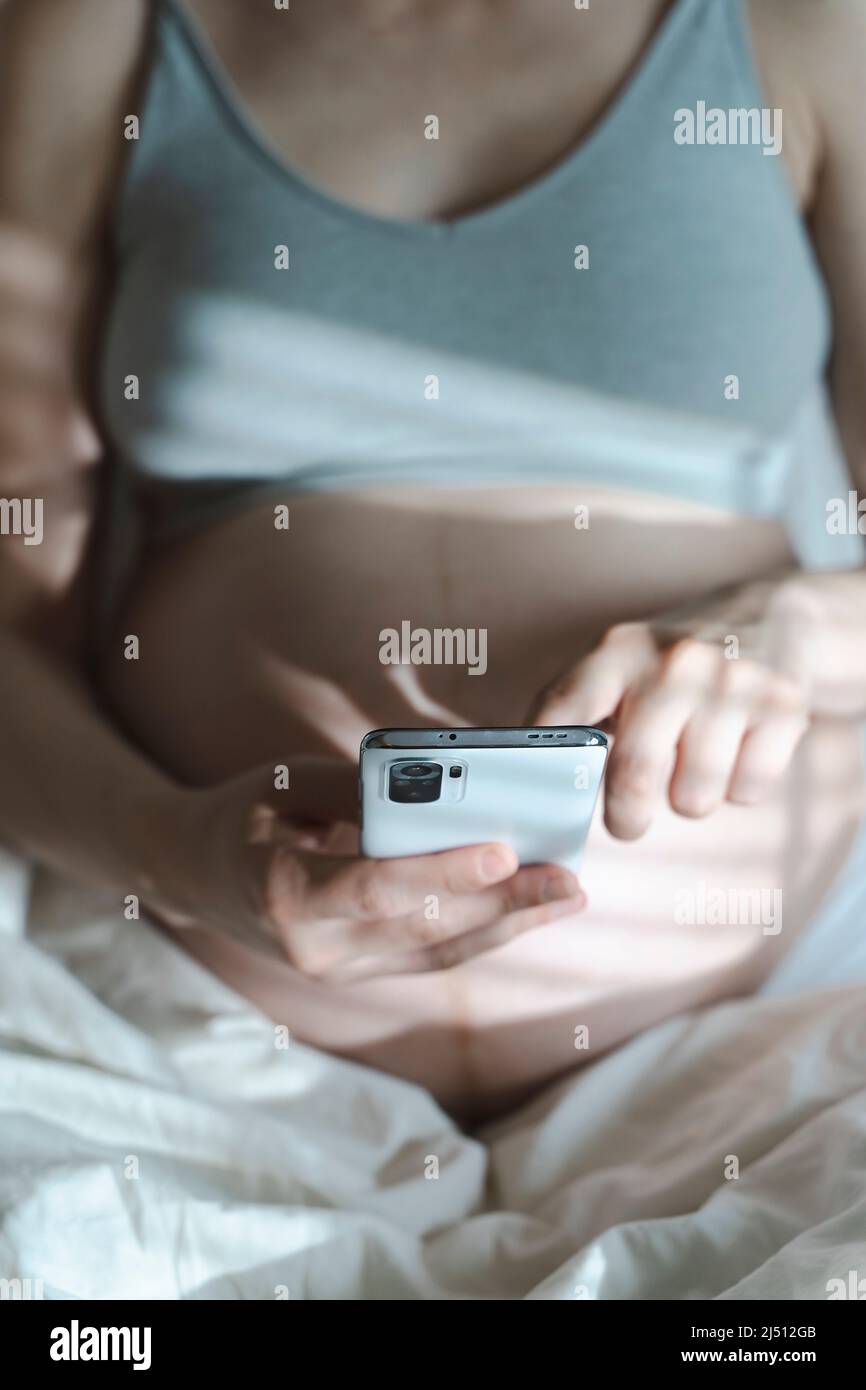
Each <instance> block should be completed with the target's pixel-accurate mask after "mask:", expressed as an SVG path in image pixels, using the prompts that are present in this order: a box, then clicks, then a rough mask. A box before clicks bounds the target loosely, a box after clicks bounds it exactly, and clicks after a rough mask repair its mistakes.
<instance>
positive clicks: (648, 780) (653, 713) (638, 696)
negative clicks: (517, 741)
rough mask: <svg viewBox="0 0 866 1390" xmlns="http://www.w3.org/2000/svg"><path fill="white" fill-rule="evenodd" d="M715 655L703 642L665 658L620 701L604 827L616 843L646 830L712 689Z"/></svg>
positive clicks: (682, 647)
mask: <svg viewBox="0 0 866 1390" xmlns="http://www.w3.org/2000/svg"><path fill="white" fill-rule="evenodd" d="M716 662H717V655H716V653H715V651H714V650H713V649H712V648H710V647H705V646H703V645H702V644H701V643H696V642H695V643H682V644H678V645H677V646H676V647H673V648H671V649H670V650H669V651H668V652H666V653H665V654H664V656H663V657H662V659H661V662H660V664H659V666H658V669H657V671H656V673H655V675H654V676H653V678H652V680H650V681H646V682H644V683H643V684H642V685H639V686H637V687H636V688H633V689H631V690H629V691H628V692H627V693H626V696H625V698H624V700H623V702H622V707H621V710H620V715H619V720H618V723H617V733H616V739H615V741H614V745H613V750H612V752H611V755H610V759H609V761H608V769H607V774H606V777H605V802H604V819H605V824H606V826H607V828H608V830H609V831H610V833H611V834H612V835H615V836H616V837H617V839H620V840H634V839H637V838H638V837H639V836H640V835H643V834H644V833H645V831H646V830H647V829H648V827H649V824H650V821H651V820H652V815H653V811H654V809H655V807H656V806H657V805H658V803H659V801H660V800H661V798H662V796H663V793H664V790H665V786H666V783H667V781H668V778H669V776H670V773H671V767H672V764H673V761H674V754H675V750H676V747H677V744H678V743H679V741H680V737H681V735H682V733H683V730H684V729H685V727H686V725H687V723H688V722H689V720H690V719H691V718H692V716H693V715H694V713H695V710H696V709H697V708H698V707H699V706H700V704H702V703H703V702H704V701H705V700H706V697H707V693H708V691H709V690H710V689H711V688H712V681H713V674H714V671H715V667H716Z"/></svg>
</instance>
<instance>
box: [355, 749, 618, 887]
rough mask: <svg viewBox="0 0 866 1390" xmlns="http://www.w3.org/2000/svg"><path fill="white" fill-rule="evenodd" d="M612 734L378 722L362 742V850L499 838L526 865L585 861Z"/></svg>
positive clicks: (393, 851)
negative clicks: (381, 726)
mask: <svg viewBox="0 0 866 1390" xmlns="http://www.w3.org/2000/svg"><path fill="white" fill-rule="evenodd" d="M606 758H607V738H606V737H605V735H604V734H603V733H602V731H601V730H600V729H592V728H587V727H584V726H583V725H567V726H560V727H559V728H550V729H546V728H537V729H536V728H528V729H375V730H374V731H373V732H372V733H369V734H367V736H366V738H365V739H364V740H363V742H362V743H361V760H360V797H361V853H362V854H365V855H368V856H370V857H371V858H374V859H391V858H400V857H402V856H404V855H410V854H430V853H432V852H433V851H434V850H443V849H458V848H460V847H461V846H463V845H477V844H481V843H485V842H488V841H491V840H496V841H501V842H503V843H505V844H507V845H511V847H512V848H513V849H514V851H515V853H516V854H517V857H518V859H519V861H520V863H521V864H541V863H553V864H562V865H564V866H565V867H566V868H568V869H571V870H572V871H574V870H576V869H577V868H578V866H579V864H580V859H581V855H582V853H583V847H584V844H585V843H586V837H587V834H588V832H589V826H590V822H591V820H592V816H593V811H594V810H595V805H596V802H597V800H598V793H599V789H600V787H601V780H602V776H603V774H604V765H605V760H606Z"/></svg>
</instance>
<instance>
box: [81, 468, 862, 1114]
mask: <svg viewBox="0 0 866 1390" xmlns="http://www.w3.org/2000/svg"><path fill="white" fill-rule="evenodd" d="M576 509H577V511H576ZM790 558H791V557H790V553H789V550H788V547H787V543H786V541H785V538H784V535H783V534H782V532H781V529H780V528H778V527H776V526H775V525H774V524H772V523H766V522H758V521H748V522H746V521H743V520H742V519H737V521H736V523H735V524H734V522H733V520H732V519H731V518H726V517H724V516H722V515H719V514H716V513H709V512H707V511H705V510H703V509H698V508H695V507H692V506H690V505H689V506H686V505H684V504H681V503H672V502H670V501H667V500H658V499H650V498H648V497H644V496H632V495H625V494H622V493H616V494H614V493H605V492H603V491H601V490H598V489H595V490H592V491H587V490H586V489H582V490H581V491H580V493H579V494H578V493H574V494H572V493H571V492H565V491H563V490H562V489H559V488H539V489H532V490H531V491H530V490H526V489H504V490H485V491H483V492H481V491H470V490H466V491H461V492H459V493H457V494H454V493H448V492H443V491H441V490H432V489H430V490H427V489H411V490H409V489H406V490H401V491H400V492H398V493H384V492H383V493H378V492H374V491H366V492H364V493H363V494H355V495H353V494H339V495H335V494H329V495H327V496H322V495H318V496H316V495H304V496H298V497H296V498H295V499H293V500H292V502H291V509H290V524H289V527H288V529H281V528H280V529H278V528H276V527H275V525H274V513H273V509H272V507H270V506H267V505H261V506H258V507H256V508H254V509H251V510H249V511H247V512H244V513H242V514H241V515H238V516H236V517H235V518H234V519H232V520H231V521H230V522H228V523H225V524H222V525H220V526H218V527H215V528H212V529H210V530H208V531H206V532H205V533H203V534H197V535H195V536H194V537H191V538H188V539H186V540H184V541H182V542H178V543H176V544H175V545H173V547H172V548H171V549H170V550H167V551H165V552H164V553H162V554H157V555H154V556H152V557H151V559H150V560H149V561H148V563H147V565H146V566H145V568H144V570H143V573H142V575H141V579H140V581H139V583H138V586H137V588H136V589H135V591H134V592H133V594H132V597H131V600H130V603H129V606H128V608H127V611H126V612H125V613H124V614H123V616H122V633H123V634H127V633H132V632H134V633H136V634H137V635H138V637H139V639H140V659H139V660H138V661H137V662H134V663H133V662H126V661H123V660H122V659H120V658H119V657H118V655H117V653H118V651H119V649H120V643H119V639H117V640H115V641H114V642H113V643H112V644H111V652H109V653H108V655H107V658H106V664H105V679H106V684H107V686H108V688H109V692H110V694H111V696H112V698H113V700H114V702H115V705H116V707H117V709H118V711H119V713H120V715H121V716H122V718H123V719H124V721H125V722H126V723H127V725H128V726H130V727H131V729H132V730H133V731H134V733H135V735H136V737H137V738H138V739H139V741H140V742H142V743H143V744H144V745H145V746H146V747H147V748H149V749H150V751H151V752H152V753H153V754H154V755H155V757H157V758H158V759H159V760H160V761H161V762H162V763H163V765H164V766H166V767H168V768H171V769H172V770H174V771H176V772H177V773H178V774H179V775H181V776H182V777H184V778H186V779H188V780H190V781H197V782H208V781H211V780H214V779H216V778H219V777H222V776H225V775H229V774H231V773H233V772H235V771H239V770H241V769H243V768H245V767H248V766H251V765H253V764H255V763H258V762H266V761H271V760H273V761H279V760H280V759H282V758H283V757H285V756H287V755H290V754H291V753H294V752H300V751H318V752H322V751H327V752H332V753H338V754H341V755H344V756H346V757H347V758H351V759H353V760H354V759H355V758H356V757H357V748H358V744H359V742H360V739H361V737H362V736H363V734H365V733H366V732H367V731H368V730H369V729H372V728H377V727H382V726H387V725H392V724H394V725H415V726H418V725H424V724H441V723H455V724H474V725H478V724H508V723H522V722H524V721H525V714H526V709H527V705H528V703H529V701H530V699H531V698H532V696H533V695H534V693H535V692H536V691H537V690H538V688H539V687H540V686H541V685H543V684H544V683H545V682H546V681H547V680H549V679H550V678H551V677H552V676H553V675H554V674H555V673H556V672H557V671H558V670H559V669H560V668H561V667H562V666H563V665H564V664H565V663H566V662H569V661H571V660H573V659H574V658H575V656H577V655H578V654H579V653H580V651H582V650H585V649H587V648H589V647H591V646H592V645H593V643H594V642H595V641H596V640H597V638H598V636H600V635H601V633H602V632H603V631H604V630H605V629H606V628H607V627H609V626H610V625H611V624H612V623H614V622H618V621H623V620H625V619H633V618H636V617H641V616H648V615H650V614H651V613H653V612H657V611H660V610H662V609H664V608H666V607H669V606H671V605H673V604H676V603H678V602H681V601H682V600H683V598H684V597H685V596H686V595H690V596H693V595H696V594H697V593H700V592H702V591H705V592H707V593H709V592H711V591H713V590H714V589H717V588H719V587H721V586H723V585H725V584H729V583H733V582H736V581H737V580H742V579H745V578H747V577H749V576H752V575H757V574H760V573H762V572H764V571H766V570H768V569H770V568H771V567H773V566H775V565H777V564H779V563H782V562H784V561H786V560H789V559H790ZM445 629H447V630H449V631H450V632H451V633H452V634H454V633H457V634H462V638H460V639H459V640H458V639H455V638H454V637H453V636H452V637H451V638H449V639H448V640H447V641H446V642H445V643H444V644H441V645H440V646H439V647H438V648H437V644H436V632H437V630H439V631H440V632H441V631H442V630H445ZM407 632H408V633H411V634H414V652H415V658H416V660H415V662H414V663H407V664H393V663H392V662H391V661H389V659H388V658H389V657H393V656H395V655H396V656H405V655H406V648H405V634H406V633H407ZM410 640H411V639H410ZM401 648H402V650H401ZM437 656H438V657H439V658H440V661H439V662H438V663H437V662H436V660H435V658H436V657H437ZM428 657H429V658H431V659H432V660H431V664H427V658H428ZM443 657H445V658H453V657H456V658H458V660H456V661H455V660H441V658H443ZM419 658H420V659H419ZM460 658H462V662H461V660H459V659H460ZM862 782H863V779H862V774H861V767H860V753H859V740H858V736H857V733H856V731H855V730H853V729H851V728H848V727H844V728H843V727H832V726H816V727H815V728H814V729H813V731H812V732H811V733H810V735H809V736H808V738H807V739H806V740H805V742H804V744H803V745H802V747H801V750H800V753H799V756H798V758H797V761H796V764H795V766H794V768H793V769H792V771H791V774H790V776H789V778H788V779H787V781H786V783H785V785H784V786H783V787H781V788H780V789H779V793H778V795H777V796H776V797H775V799H774V800H773V801H772V802H771V803H770V804H769V805H767V806H764V807H762V808H760V809H753V808H740V807H733V806H726V807H724V808H723V809H722V810H720V811H719V812H717V813H716V814H715V815H714V816H711V817H709V818H708V819H706V820H703V821H687V820H684V819H681V818H679V817H677V816H675V815H674V814H673V813H672V812H671V811H670V810H669V809H668V808H666V807H664V806H661V807H660V808H659V814H658V816H657V818H656V820H655V822H654V824H653V826H652V829H651V831H650V832H649V834H648V835H647V836H645V837H644V838H643V839H642V840H640V841H638V842H636V843H629V844H626V843H622V842H617V841H614V840H613V839H611V837H609V836H608V835H607V834H606V832H605V831H604V829H603V827H602V826H601V825H600V824H597V825H596V826H595V828H594V831H593V834H592V836H591V839H590V844H589V847H588V852H587V856H586V860H585V871H584V875H583V883H584V887H585V888H586V891H587V893H588V897H589V905H588V907H587V909H586V910H585V911H584V912H583V913H581V914H580V916H578V917H576V918H575V919H574V920H569V921H560V922H558V923H556V924H554V925H551V926H549V927H546V928H543V929H541V930H538V931H536V932H534V933H532V934H531V935H527V936H524V937H523V938H520V939H518V940H515V941H512V942H510V943H509V944H507V945H506V946H503V947H500V948H499V949H497V950H495V951H492V952H490V953H488V954H487V955H485V956H483V957H480V958H477V959H475V960H473V961H470V962H467V963H465V964H464V965H461V966H459V967H456V968H454V969H451V970H449V971H446V972H443V973H441V974H438V975H430V976H417V977H410V978H405V977H403V978H400V979H399V980H379V981H373V982H367V983H365V984H363V985H355V986H352V987H347V988H344V989H340V990H337V989H334V988H330V987H328V988H325V987H323V986H320V985H316V984H313V983H311V982H309V981H307V980H303V979H301V978H299V977H298V976H297V975H296V974H295V973H294V972H293V971H291V970H290V969H289V968H288V967H286V968H285V969H283V970H279V969H278V970H276V971H275V969H274V966H273V963H272V962H271V961H267V962H265V961H263V960H261V959H260V958H258V957H256V956H255V955H254V954H253V953H251V952H248V951H246V950H244V949H242V948H240V947H238V946H235V945H233V944H232V943H230V942H228V941H226V940H224V939H220V938H217V937H216V936H215V935H214V934H212V933H209V932H207V931H206V930H201V931H198V932H195V933H185V934H184V937H183V940H184V942H185V944H186V945H187V946H188V948H189V949H191V950H193V951H194V952H195V953H196V954H197V955H198V956H199V957H200V958H201V959H202V960H203V961H204V962H205V963H206V964H207V965H209V966H210V967H211V968H212V969H214V970H216V971H217V972H218V973H220V974H221V975H223V976H224V978H226V979H227V980H229V981H230V983H232V984H233V985H234V986H235V987H236V988H238V989H239V990H240V991H241V992H244V993H246V994H247V995H248V996H249V997H251V998H252V999H254V1000H255V1002H256V1003H258V1004H259V1006H260V1007H262V1008H264V1009H265V1010H266V1011H267V1012H269V1013H270V1014H271V1016H272V1017H274V1018H275V1019H276V1020H277V1021H279V1022H280V1023H284V1024H286V1025H287V1026H288V1027H289V1029H290V1030H291V1032H292V1033H293V1034H294V1035H295V1036H296V1037H298V1038H301V1039H303V1040H306V1041H309V1042H311V1043H314V1044H315V1045H317V1046H320V1047H323V1048H326V1049H329V1050H331V1051H334V1052H338V1053H341V1054H344V1055H347V1056H351V1057H354V1058H357V1059H359V1060H364V1061H367V1062H369V1063H371V1064H373V1065H376V1066H380V1067H382V1068H383V1069H385V1070H389V1071H392V1072H396V1073H398V1074H400V1075H403V1076H406V1077H408V1078H411V1079H412V1080H416V1081H420V1082H421V1083H423V1084H425V1085H427V1086H429V1087H430V1088H431V1090H433V1092H434V1093H435V1094H436V1095H438V1096H439V1098H440V1099H441V1100H442V1101H443V1102H444V1103H446V1104H448V1105H449V1106H451V1107H452V1108H455V1109H457V1110H463V1111H465V1112H467V1113H468V1112H470V1111H471V1112H472V1113H476V1114H478V1113H482V1112H483V1111H485V1110H487V1109H489V1108H491V1107H492V1108H495V1107H497V1106H500V1105H504V1104H508V1103H511V1102H512V1101H514V1100H515V1099H517V1098H518V1097H519V1096H521V1095H522V1094H524V1093H525V1092H527V1091H528V1090H530V1089H531V1088H532V1087H534V1086H536V1085H537V1084H539V1082H541V1081H543V1080H545V1079H547V1078H549V1077H551V1076H553V1075H555V1074H556V1073H558V1072H561V1071H562V1070H564V1069H565V1068H567V1067H569V1066H571V1065H574V1064H575V1063H577V1062H581V1061H583V1060H586V1059H587V1057H592V1056H594V1055H597V1054H598V1053H599V1052H600V1051H603V1050H605V1049H606V1048H609V1047H610V1046H612V1045H614V1044H615V1043H617V1042H619V1041H621V1040H623V1039H624V1038H625V1037H627V1036H629V1035H630V1034H632V1033H634V1032H635V1031H637V1030H639V1029H640V1028H642V1027H644V1026H646V1025H647V1024H649V1023H652V1022H654V1021H656V1020H658V1019H660V1018H662V1017H664V1016H665V1015H666V1014H668V1013H670V1012H672V1011H674V1010H677V1009H681V1008H686V1007H691V1006H693V1005H696V1004H698V1003H701V1002H703V1001H705V1000H708V999H711V998H715V997H719V996H720V995H722V994H726V993H733V992H739V991H743V990H747V989H749V988H752V987H754V985H755V984H756V983H757V982H758V981H759V980H760V979H761V978H762V976H763V975H765V974H766V972H767V971H768V969H769V968H770V967H771V966H772V964H773V963H774V962H775V961H776V960H778V958H779V956H780V954H781V952H783V951H784V950H787V949H788V948H789V947H790V944H791V942H792V941H793V940H794V939H795V938H796V936H797V934H798V933H799V932H800V931H801V930H802V928H803V926H804V924H805V923H806V922H807V921H808V920H809V918H810V916H811V915H812V914H813V913H814V911H815V909H816V906H817V904H818V903H819V902H820V899H821V897H822V895H823V893H824V892H825V891H826V889H827V887H828V886H829V884H830V883H831V881H832V878H833V876H834V874H835V873H836V871H837V870H838V867H839V865H840V863H841V861H842V859H843V857H844V854H845V852H846V850H847V848H848V845H849V843H850V840H851V837H852V834H853V830H854V827H855V826H856V823H857V819H858V816H859V814H860V810H861V801H862Z"/></svg>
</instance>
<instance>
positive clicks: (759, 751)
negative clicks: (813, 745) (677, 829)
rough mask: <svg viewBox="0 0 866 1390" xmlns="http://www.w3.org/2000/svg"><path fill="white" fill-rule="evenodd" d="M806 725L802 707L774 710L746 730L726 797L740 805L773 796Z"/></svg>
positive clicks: (807, 724) (806, 718)
mask: <svg viewBox="0 0 866 1390" xmlns="http://www.w3.org/2000/svg"><path fill="white" fill-rule="evenodd" d="M808 726H809V720H808V717H807V715H806V713H805V711H803V710H791V709H788V710H777V711H776V712H775V713H773V714H770V715H768V716H767V717H766V718H765V719H763V720H761V722H760V723H758V724H756V725H755V726H754V727H753V728H751V729H749V730H748V731H747V733H746V735H745V737H744V739H743V742H742V745H741V747H740V752H739V756H738V757H737V760H736V763H735V765H734V769H733V773H732V775H731V780H730V785H729V787H728V800H729V801H734V802H737V803H738V804H740V805H743V806H751V805H754V803H755V802H759V801H765V800H766V799H767V797H769V796H770V795H772V793H773V791H774V789H775V788H776V786H777V785H778V783H779V780H780V779H781V778H782V776H783V775H784V773H785V772H786V771H787V768H788V765H789V763H790V762H791V759H792V758H793V756H794V752H795V750H796V748H797V744H798V743H799V742H800V739H801V738H802V737H803V735H804V733H805V732H806V729H807V728H808Z"/></svg>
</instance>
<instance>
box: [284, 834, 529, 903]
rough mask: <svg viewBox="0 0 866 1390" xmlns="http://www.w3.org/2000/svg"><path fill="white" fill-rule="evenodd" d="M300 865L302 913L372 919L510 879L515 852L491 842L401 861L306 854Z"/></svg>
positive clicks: (410, 857)
mask: <svg viewBox="0 0 866 1390" xmlns="http://www.w3.org/2000/svg"><path fill="white" fill-rule="evenodd" d="M304 865H305V868H306V871H307V874H308V882H307V885H306V886H305V890H304V892H303V900H302V902H301V903H300V904H298V911H299V913H300V915H301V916H303V917H305V918H318V919H322V920H333V919H335V918H337V919H348V920H358V921H367V922H375V921H379V920H380V919H386V918H389V917H403V916H406V915H407V914H408V913H411V912H415V911H416V910H419V909H422V908H423V907H424V906H425V903H426V902H427V900H428V899H429V898H430V897H431V896H436V895H442V894H458V893H472V892H477V891H478V890H479V889H482V888H489V887H490V886H491V885H492V884H494V883H499V882H501V881H502V880H503V879H506V878H510V877H511V875H512V874H513V873H514V872H515V871H516V869H517V855H516V854H515V853H514V850H513V849H511V848H510V847H509V846H508V845H502V844H495V843H494V844H486V845H471V846H469V847H467V848H465V849H452V850H443V851H441V852H440V853H438V854H424V855H412V856H408V857H406V858H404V859H351V860H348V861H345V860H341V859H339V858H336V857H335V856H332V855H315V854H310V855H306V856H304ZM289 872H291V868H289Z"/></svg>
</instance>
